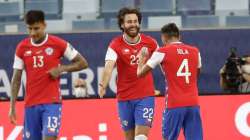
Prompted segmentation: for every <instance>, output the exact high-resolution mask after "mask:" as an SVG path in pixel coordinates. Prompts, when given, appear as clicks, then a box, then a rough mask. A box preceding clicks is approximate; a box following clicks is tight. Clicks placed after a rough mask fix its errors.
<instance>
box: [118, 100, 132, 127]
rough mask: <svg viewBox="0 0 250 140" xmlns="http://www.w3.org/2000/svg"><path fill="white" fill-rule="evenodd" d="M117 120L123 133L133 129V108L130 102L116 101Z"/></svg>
mask: <svg viewBox="0 0 250 140" xmlns="http://www.w3.org/2000/svg"><path fill="white" fill-rule="evenodd" d="M118 112H119V119H120V123H121V126H122V129H123V130H124V131H128V130H131V129H134V128H135V120H134V106H133V104H132V103H131V101H118Z"/></svg>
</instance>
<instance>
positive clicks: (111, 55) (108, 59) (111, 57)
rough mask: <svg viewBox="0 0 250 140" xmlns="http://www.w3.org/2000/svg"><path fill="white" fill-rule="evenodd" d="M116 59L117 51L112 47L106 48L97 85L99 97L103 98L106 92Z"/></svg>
mask: <svg viewBox="0 0 250 140" xmlns="http://www.w3.org/2000/svg"><path fill="white" fill-rule="evenodd" d="M116 60H117V53H116V52H115V51H114V50H113V49H112V48H108V50H107V53H106V56H105V66H104V70H103V72H102V77H101V82H100V83H99V84H98V87H99V88H98V89H99V91H98V94H99V96H100V98H103V96H104V95H105V94H106V88H107V86H108V83H109V81H110V78H111V75H112V71H113V69H114V67H115V64H116Z"/></svg>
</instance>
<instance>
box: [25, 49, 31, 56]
mask: <svg viewBox="0 0 250 140" xmlns="http://www.w3.org/2000/svg"><path fill="white" fill-rule="evenodd" d="M31 54H32V51H31V50H28V51H25V52H24V56H31Z"/></svg>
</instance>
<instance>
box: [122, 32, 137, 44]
mask: <svg viewBox="0 0 250 140" xmlns="http://www.w3.org/2000/svg"><path fill="white" fill-rule="evenodd" d="M138 35H139V40H138V41H137V42H136V43H129V42H128V41H127V40H126V38H125V35H124V34H123V35H122V38H123V40H124V42H125V43H127V44H128V45H137V44H139V43H140V42H141V34H138Z"/></svg>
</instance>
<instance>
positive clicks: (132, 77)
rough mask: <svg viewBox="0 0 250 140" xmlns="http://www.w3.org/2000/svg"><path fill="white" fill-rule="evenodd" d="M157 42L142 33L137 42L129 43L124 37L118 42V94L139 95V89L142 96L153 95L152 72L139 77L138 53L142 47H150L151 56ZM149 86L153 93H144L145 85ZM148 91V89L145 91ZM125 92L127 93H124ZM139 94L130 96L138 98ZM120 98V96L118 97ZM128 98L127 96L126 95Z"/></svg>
mask: <svg viewBox="0 0 250 140" xmlns="http://www.w3.org/2000/svg"><path fill="white" fill-rule="evenodd" d="M156 46H157V44H155V43H154V42H153V40H152V39H151V38H149V37H146V36H144V35H141V40H140V41H139V42H138V43H137V44H129V43H128V42H126V41H125V40H124V39H123V38H120V40H119V41H117V44H116V53H117V56H118V57H117V61H116V65H117V71H118V79H117V87H118V88H117V92H118V94H120V93H121V94H123V95H132V93H133V94H137V95H139V94H140V93H139V91H140V92H142V94H141V95H142V96H143V94H144V95H149V94H150V95H152V90H153V78H152V75H151V73H149V74H148V75H146V76H145V77H143V78H138V77H137V74H136V72H137V66H138V57H137V55H138V53H139V52H140V50H141V48H142V47H146V48H148V52H149V57H150V56H151V55H152V53H153V52H154V51H155V49H156ZM147 84H148V85H149V86H148V92H151V93H143V92H144V89H147V88H145V85H147ZM137 92H138V93H137ZM145 92H146V91H145ZM124 93H125V94H124ZM137 95H135V96H134V95H132V96H130V97H128V98H136V96H137ZM118 98H119V97H118ZM125 98H126V99H127V97H125Z"/></svg>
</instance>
